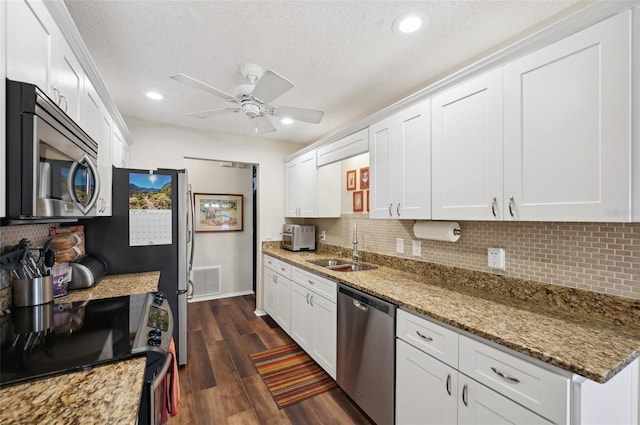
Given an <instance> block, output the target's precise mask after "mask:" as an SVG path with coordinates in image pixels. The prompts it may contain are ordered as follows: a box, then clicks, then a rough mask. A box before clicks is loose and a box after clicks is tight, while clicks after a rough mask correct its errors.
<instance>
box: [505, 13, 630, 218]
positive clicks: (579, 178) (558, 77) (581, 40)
mask: <svg viewBox="0 0 640 425" xmlns="http://www.w3.org/2000/svg"><path fill="white" fill-rule="evenodd" d="M630 40H631V12H626V13H622V14H620V15H617V16H614V17H612V18H609V19H608V20H606V21H603V22H601V23H599V24H596V25H594V26H592V27H590V28H587V29H585V30H583V31H581V32H578V33H576V34H574V35H572V36H570V37H567V38H565V39H563V40H562V41H559V42H557V43H554V44H552V45H550V46H548V47H546V48H543V49H541V50H538V51H536V52H535V53H533V54H530V55H527V56H525V57H523V58H521V59H519V60H517V61H515V62H512V63H510V64H508V65H507V66H505V67H504V90H505V93H504V99H505V105H504V137H505V150H504V201H505V202H504V205H503V206H502V208H503V212H504V216H505V217H506V219H514V220H538V221H629V220H631V219H632V214H631V210H632V208H631V204H630V199H631V187H630V184H631V161H630V153H631V115H630V105H631V99H632V98H631V96H632V88H631V46H630Z"/></svg>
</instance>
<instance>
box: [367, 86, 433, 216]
mask: <svg viewBox="0 0 640 425" xmlns="http://www.w3.org/2000/svg"><path fill="white" fill-rule="evenodd" d="M430 121H431V117H430V99H425V100H422V101H420V102H417V103H415V104H413V105H410V106H408V107H407V108H405V109H403V110H401V111H399V112H396V113H395V114H393V115H391V116H389V117H387V118H385V119H383V120H382V121H379V122H377V123H375V124H373V125H371V126H370V127H369V160H370V164H371V165H370V167H371V170H370V174H371V190H370V192H369V193H370V196H371V201H370V212H369V217H371V218H401V219H403V218H404V219H428V218H431V128H430Z"/></svg>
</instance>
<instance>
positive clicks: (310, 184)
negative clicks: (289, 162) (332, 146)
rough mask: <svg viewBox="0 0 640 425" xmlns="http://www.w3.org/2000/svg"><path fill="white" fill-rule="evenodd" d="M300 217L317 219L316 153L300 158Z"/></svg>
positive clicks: (309, 153)
mask: <svg viewBox="0 0 640 425" xmlns="http://www.w3.org/2000/svg"><path fill="white" fill-rule="evenodd" d="M299 185H300V205H299V208H300V216H302V217H315V216H316V214H317V211H318V201H317V200H318V170H317V167H316V151H315V150H314V151H312V152H308V153H306V154H304V155H303V156H302V158H300V182H299Z"/></svg>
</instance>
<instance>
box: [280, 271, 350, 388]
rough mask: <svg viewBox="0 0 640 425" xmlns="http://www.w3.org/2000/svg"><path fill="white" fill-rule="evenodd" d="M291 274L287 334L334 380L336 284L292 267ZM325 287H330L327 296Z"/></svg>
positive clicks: (336, 316)
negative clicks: (289, 313) (288, 329)
mask: <svg viewBox="0 0 640 425" xmlns="http://www.w3.org/2000/svg"><path fill="white" fill-rule="evenodd" d="M292 277H293V283H292V284H291V332H290V335H291V337H292V338H293V340H294V341H296V342H297V343H298V344H299V345H300V346H301V347H302V348H303V349H304V350H305V351H306V352H307V353H308V354H309V355H310V356H311V358H313V359H314V360H315V361H316V362H317V363H318V364H319V365H320V366H321V367H322V368H323V369H324V370H325V371H326V372H327V373H328V374H329V375H330V376H331V377H332V378H333V379H336V357H337V342H338V327H337V320H338V307H337V303H336V299H337V296H336V294H337V285H336V283H335V282H331V281H329V280H327V279H324V278H321V277H319V276H316V275H314V274H312V273H308V272H306V271H304V270H300V269H297V268H295V267H293V270H292ZM316 288H317V289H316ZM327 288H333V289H332V292H333V294H329V295H327V293H326V291H327Z"/></svg>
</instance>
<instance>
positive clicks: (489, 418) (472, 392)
mask: <svg viewBox="0 0 640 425" xmlns="http://www.w3.org/2000/svg"><path fill="white" fill-rule="evenodd" d="M458 393H459V394H458V397H459V398H458V423H459V424H460V425H476V424H492V425H499V424H530V425H532V424H551V423H552V422H549V421H547V420H546V419H544V418H543V417H541V416H538V415H536V414H535V413H533V412H531V411H530V410H527V409H525V408H524V407H522V406H520V405H519V404H517V403H516V402H514V401H511V400H509V399H508V398H506V397H504V396H502V395H500V394H498V393H496V392H494V391H492V390H490V389H489V388H487V387H485V386H484V385H482V384H479V383H477V382H476V381H474V380H473V379H471V378H468V377H466V376H465V375H463V374H459V378H458Z"/></svg>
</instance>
